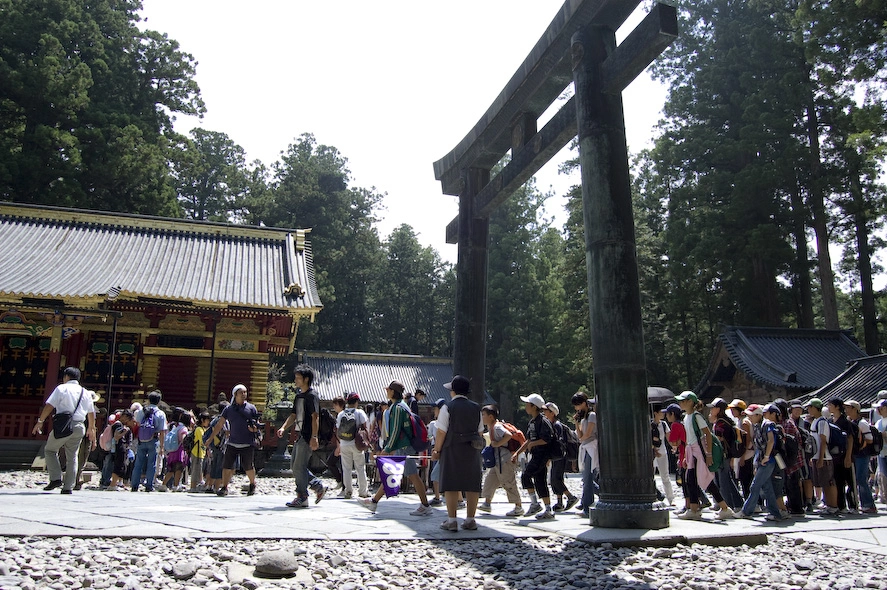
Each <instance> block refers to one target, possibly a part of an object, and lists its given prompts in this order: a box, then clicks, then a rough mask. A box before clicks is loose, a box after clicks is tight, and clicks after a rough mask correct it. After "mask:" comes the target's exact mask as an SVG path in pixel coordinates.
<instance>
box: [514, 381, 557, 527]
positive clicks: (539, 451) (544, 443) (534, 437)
mask: <svg viewBox="0 0 887 590" xmlns="http://www.w3.org/2000/svg"><path fill="white" fill-rule="evenodd" d="M520 399H521V401H522V402H524V404H525V406H524V410H525V411H526V412H527V414H528V415H529V416H530V424H529V426H527V442H525V443H524V444H522V445H521V447H520V448H519V449H518V450H517V451H515V453H514V454H513V455H512V456H511V461H512V462H517V459H518V457H520V455H521V453H524V452H528V451H532V452H531V453H530V460H529V462H528V463H527V466H526V467H525V468H524V472H523V473H522V474H521V478H520V479H521V485H522V486H524V489H525V490H527V493H528V494H529V495H530V508H529V509H528V510H527V516H529V515H530V514H536V513H537V512H541V514H537V515H536V518H538V519H539V520H548V519H552V518H554V512H552V510H551V497H550V496H549V495H548V483H547V482H546V479H547V478H548V459H549V456H548V455H549V453H548V448H547V447H548V444H549V443H550V442H551V441H552V440H553V439H554V429H553V428H552V426H551V422H549V421H548V419H547V418H546V417H545V416H544V415H542V409H543V408H544V407H545V400H544V399H542V396H541V395H539V394H538V393H534V394H532V395H529V396H527V397H524V396H521V398H520ZM537 494H538V498H537ZM540 498H541V499H542V503H543V504H544V505H545V511H544V512H542V507H541V506H540V505H539V499H540Z"/></svg>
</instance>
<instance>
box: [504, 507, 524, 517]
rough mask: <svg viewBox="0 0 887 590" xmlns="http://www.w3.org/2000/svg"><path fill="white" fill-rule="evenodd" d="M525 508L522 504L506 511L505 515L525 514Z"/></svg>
mask: <svg viewBox="0 0 887 590" xmlns="http://www.w3.org/2000/svg"><path fill="white" fill-rule="evenodd" d="M523 515H524V509H523V507H521V506H515V507H514V508H512V509H511V510H509V511H508V512H506V513H505V516H523Z"/></svg>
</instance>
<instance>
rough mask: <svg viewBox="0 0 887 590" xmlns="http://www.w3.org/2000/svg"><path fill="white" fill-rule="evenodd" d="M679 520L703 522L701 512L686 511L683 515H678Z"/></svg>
mask: <svg viewBox="0 0 887 590" xmlns="http://www.w3.org/2000/svg"><path fill="white" fill-rule="evenodd" d="M678 518H680V519H681V520H703V518H702V510H687V511H686V512H684V513H683V514H678Z"/></svg>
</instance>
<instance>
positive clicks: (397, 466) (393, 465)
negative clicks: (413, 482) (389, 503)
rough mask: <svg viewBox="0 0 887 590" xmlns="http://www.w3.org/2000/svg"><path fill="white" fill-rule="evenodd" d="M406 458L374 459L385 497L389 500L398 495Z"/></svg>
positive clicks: (387, 457)
mask: <svg viewBox="0 0 887 590" xmlns="http://www.w3.org/2000/svg"><path fill="white" fill-rule="evenodd" d="M405 461H406V457H393V456H386V457H376V468H377V469H378V470H379V477H380V479H381V480H382V487H383V488H385V497H386V498H391V497H393V496H396V495H398V494H399V493H400V480H401V479H402V478H403V469H404V462H405Z"/></svg>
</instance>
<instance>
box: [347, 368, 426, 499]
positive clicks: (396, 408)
mask: <svg viewBox="0 0 887 590" xmlns="http://www.w3.org/2000/svg"><path fill="white" fill-rule="evenodd" d="M404 389H405V387H404V384H403V383H401V382H400V381H398V380H396V379H395V380H394V381H392V382H391V383H390V384H389V385H388V387H386V388H385V393H386V394H387V396H388V399H389V401H390V402H391V407H390V408H389V410H388V421H387V427H386V429H387V436H388V438H386V439H385V446H384V447H383V448H382V449H381V450H380V451H379V452H377V453H376V454H377V455H393V456H395V457H406V459H405V460H404V464H403V467H404V469H403V477H405V478H407V479H409V481H410V483H412V484H413V487H414V488H415V489H416V493H417V494H418V495H419V501H420V502H421V503H420V505H419V507H418V508H416V509H415V510H413V511H411V512H410V514H411V515H412V516H431V515H432V514H434V508H432V507H431V506H429V505H428V496H427V495H426V494H425V483H424V482H423V481H422V478H421V477H419V465H418V463H417V462H416V459H415V458H414V457H415V456H416V453H417V451H416V449H415V448H413V446H412V442H411V439H412V437H413V432H412V430H413V426H412V424H413V421H412V420H411V416H412V415H413V414H412V412H410V408H409V407H408V406H407V405H406V403H405V402H404V400H403V392H404ZM426 440H427V439H426ZM384 495H385V486H384V485H380V486H379V489H378V490H376V493H375V495H374V496H373V497H372V498H369V499H367V500H366V501H363V502H361V505H362V506H363V507H364V508H366V509H367V510H369V511H370V512H373V513H375V512H376V509H377V508H378V506H379V500H381V499H382V496H384Z"/></svg>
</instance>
